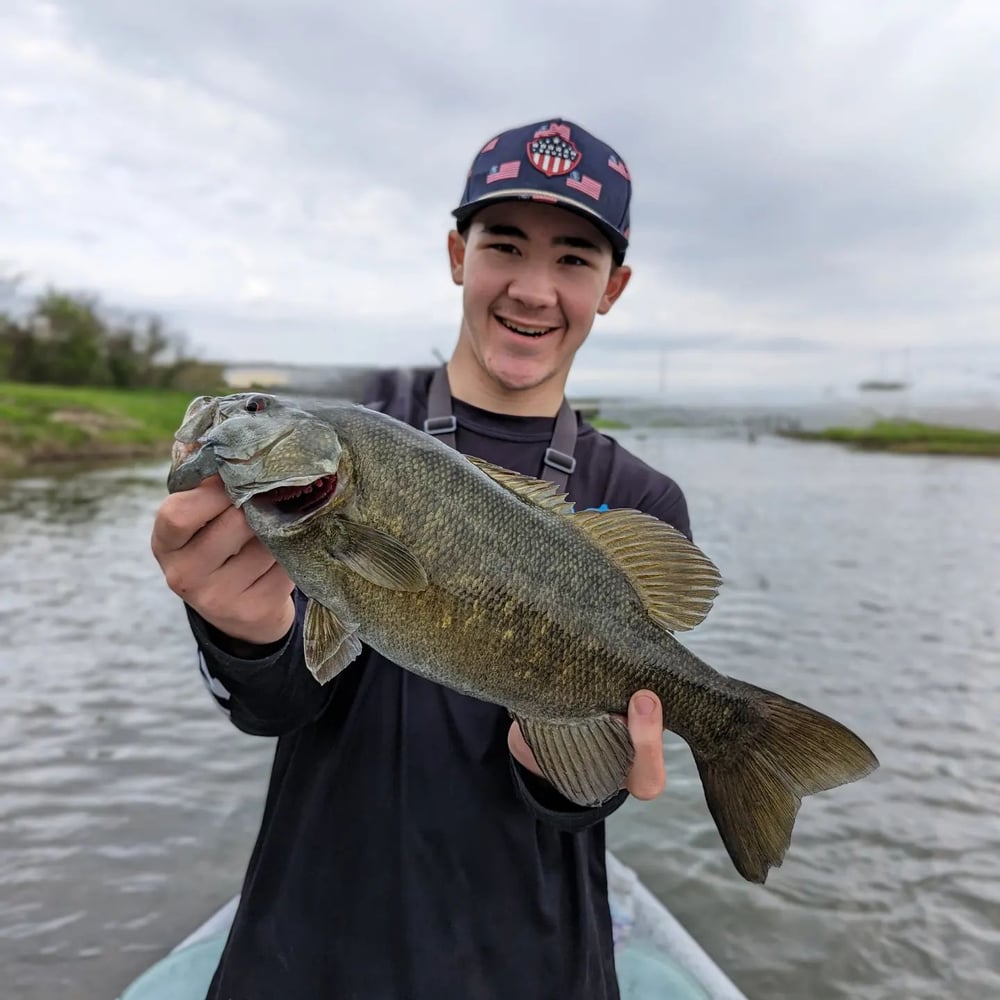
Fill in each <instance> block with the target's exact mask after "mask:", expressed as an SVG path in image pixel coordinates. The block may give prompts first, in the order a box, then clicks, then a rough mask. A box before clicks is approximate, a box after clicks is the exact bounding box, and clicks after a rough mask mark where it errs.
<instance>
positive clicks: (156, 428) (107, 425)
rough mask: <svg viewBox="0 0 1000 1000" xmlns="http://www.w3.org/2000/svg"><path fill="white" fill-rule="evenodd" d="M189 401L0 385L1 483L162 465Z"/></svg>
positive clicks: (959, 444)
mask: <svg viewBox="0 0 1000 1000" xmlns="http://www.w3.org/2000/svg"><path fill="white" fill-rule="evenodd" d="M195 395H196V393H194V392H191V391H186V390H185V391H178V390H174V389H107V388H95V387H90V386H79V387H77V386H53V385H34V384H27V383H20V382H0V477H10V476H23V475H28V474H31V473H32V472H35V471H45V472H50V471H53V470H58V469H60V468H64V469H70V468H78V467H86V466H106V465H109V464H121V463H125V462H132V461H142V460H147V459H150V460H152V459H157V458H160V459H162V460H163V461H167V460H168V459H169V457H170V446H171V444H172V442H173V436H174V432H175V431H176V430H177V428H178V426H180V423H181V420H182V418H183V416H184V412H185V410H186V409H187V406H188V403H190V401H191V399H192V398H193V397H194V396H195ZM574 405H577V406H579V407H580V408H581V409H583V410H584V412H585V416H586V417H588V418H589V419H590V421H591V422H592V423H593V424H594V426H596V427H598V428H600V429H605V430H624V429H626V428H627V427H628V426H629V425H628V424H626V423H625V422H624V421H619V420H615V419H609V418H602V417H601V416H600V415H599V411H598V406H597V405H595V402H594V401H593V400H586V401H582V402H580V403H577V404H574ZM775 433H777V434H778V435H779V436H781V437H786V438H791V439H794V440H798V441H828V442H833V443H836V444H843V445H847V446H849V447H853V448H857V449H864V450H869V451H887V452H895V453H903V454H927V455H968V456H980V457H989V458H998V457H1000V432H996V431H987V430H978V429H973V428H968V427H950V426H945V425H938V424H928V423H921V422H919V421H912V420H879V421H876V422H875V423H874V424H872V425H871V426H870V427H868V428H861V429H859V428H853V427H828V428H826V429H825V430H820V431H804V430H796V429H791V428H783V429H778V430H776V431H775Z"/></svg>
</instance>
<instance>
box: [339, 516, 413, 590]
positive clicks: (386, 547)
mask: <svg viewBox="0 0 1000 1000" xmlns="http://www.w3.org/2000/svg"><path fill="white" fill-rule="evenodd" d="M338 534H339V537H338V539H337V543H336V544H335V545H334V546H333V547H331V550H330V553H331V555H332V556H333V557H334V558H335V559H339V560H340V561H341V562H342V563H344V565H345V566H348V567H350V568H351V569H352V570H354V572H355V573H357V574H358V575H359V576H363V577H364V578H365V579H366V580H368V581H369V582H370V583H374V584H375V586H376V587H385V588H386V589H387V590H411V591H419V590H424V589H426V587H427V573H426V572H425V571H424V567H423V566H421V564H420V560H419V559H417V557H416V556H415V555H414V554H413V553H412V552H411V551H410V550H409V549H408V548H407V547H406V546H405V545H404V544H403V543H402V542H400V541H399V540H398V539H396V538H393V537H392V535H387V534H386V533H385V532H384V531H379V530H378V529H377V528H371V527H369V526H368V525H367V524H359V523H357V522H355V521H342V522H341V523H340V531H339V533H338Z"/></svg>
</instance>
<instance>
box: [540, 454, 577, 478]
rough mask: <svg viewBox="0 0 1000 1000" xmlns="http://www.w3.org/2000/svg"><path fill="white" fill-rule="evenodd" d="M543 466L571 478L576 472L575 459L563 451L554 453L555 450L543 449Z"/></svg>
mask: <svg viewBox="0 0 1000 1000" xmlns="http://www.w3.org/2000/svg"><path fill="white" fill-rule="evenodd" d="M544 464H545V465H547V466H548V467H549V468H550V469H555V470H556V471H557V472H562V473H565V474H566V475H567V476H572V475H573V473H574V471H575V470H576V459H575V458H574V457H573V456H572V455H567V454H566V453H565V452H564V451H556V449H555V448H546V449H545V461H544Z"/></svg>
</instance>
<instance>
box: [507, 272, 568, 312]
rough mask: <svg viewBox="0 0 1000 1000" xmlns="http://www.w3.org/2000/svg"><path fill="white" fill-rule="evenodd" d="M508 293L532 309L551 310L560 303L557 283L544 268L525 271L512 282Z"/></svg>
mask: <svg viewBox="0 0 1000 1000" xmlns="http://www.w3.org/2000/svg"><path fill="white" fill-rule="evenodd" d="M507 293H508V295H510V297H511V298H512V299H514V300H515V301H517V302H521V303H523V304H524V305H525V306H526V307H528V308H530V309H546V308H550V307H552V306H554V305H556V303H557V302H558V301H559V299H558V296H557V295H556V287H555V282H553V281H552V277H551V275H550V274H549V273H548V271H547V270H546V269H544V268H531V269H530V270H529V269H525V271H524V272H523V273H521V274H519V275H517V277H516V278H514V280H513V281H511V283H510V285H509V286H508V288H507Z"/></svg>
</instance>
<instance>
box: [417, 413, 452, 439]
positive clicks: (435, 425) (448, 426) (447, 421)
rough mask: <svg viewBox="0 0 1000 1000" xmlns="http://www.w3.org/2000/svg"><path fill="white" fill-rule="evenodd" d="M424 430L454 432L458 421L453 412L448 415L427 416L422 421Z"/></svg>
mask: <svg viewBox="0 0 1000 1000" xmlns="http://www.w3.org/2000/svg"><path fill="white" fill-rule="evenodd" d="M424 430H425V431H426V432H427V433H428V434H434V435H438V434H454V433H455V431H456V430H458V421H457V420H456V419H455V417H454V414H453V415H452V416H450V417H428V418H427V419H426V420H425V421H424Z"/></svg>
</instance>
